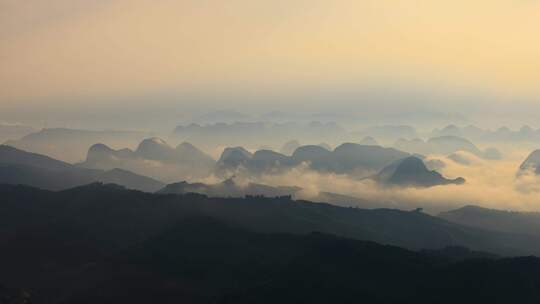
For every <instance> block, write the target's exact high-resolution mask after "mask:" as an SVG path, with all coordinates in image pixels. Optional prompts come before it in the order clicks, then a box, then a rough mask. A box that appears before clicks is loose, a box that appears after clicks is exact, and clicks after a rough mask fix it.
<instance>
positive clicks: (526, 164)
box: [518, 150, 540, 176]
mask: <svg viewBox="0 0 540 304" xmlns="http://www.w3.org/2000/svg"><path fill="white" fill-rule="evenodd" d="M527 172H533V173H534V174H536V175H540V150H534V151H533V152H531V154H529V156H527V158H526V159H525V160H524V161H523V163H521V165H520V166H519V170H518V176H519V175H522V174H525V173H527Z"/></svg>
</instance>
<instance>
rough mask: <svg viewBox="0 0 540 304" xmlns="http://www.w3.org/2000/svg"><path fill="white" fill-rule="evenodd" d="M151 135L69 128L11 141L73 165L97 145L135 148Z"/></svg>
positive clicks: (44, 131)
mask: <svg viewBox="0 0 540 304" xmlns="http://www.w3.org/2000/svg"><path fill="white" fill-rule="evenodd" d="M146 136H147V135H146V134H145V133H143V132H136V131H110V130H104V131H92V130H78V129H66V128H52V129H42V130H41V131H38V132H34V133H31V134H28V135H26V136H24V137H22V138H21V139H17V140H10V141H7V142H6V144H7V145H10V146H12V147H15V148H18V149H21V150H24V151H28V152H33V153H39V154H43V155H47V156H50V157H53V158H55V159H59V160H62V161H66V162H69V163H75V162H80V161H81V160H83V159H84V157H85V155H86V152H87V151H88V147H90V146H92V145H93V144H95V143H104V144H106V145H108V146H120V147H133V146H135V145H137V143H139V142H140V141H141V140H143V139H144V138H145V137H146Z"/></svg>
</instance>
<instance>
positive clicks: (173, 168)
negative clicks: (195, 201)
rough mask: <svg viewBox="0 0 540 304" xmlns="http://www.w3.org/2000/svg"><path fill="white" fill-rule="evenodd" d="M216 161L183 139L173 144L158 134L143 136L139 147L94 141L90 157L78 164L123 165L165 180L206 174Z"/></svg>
mask: <svg viewBox="0 0 540 304" xmlns="http://www.w3.org/2000/svg"><path fill="white" fill-rule="evenodd" d="M214 165H215V161H214V160H213V159H212V157H210V156H209V155H207V154H205V153H204V152H202V151H201V150H199V149H198V148H196V147H195V146H193V145H192V144H189V143H181V144H179V145H178V146H177V147H176V148H173V147H171V146H169V145H168V144H167V143H166V142H165V141H163V140H161V139H159V138H155V137H154V138H148V139H145V140H143V141H142V142H141V143H140V144H139V146H138V147H137V149H136V150H135V151H132V150H130V149H121V150H114V149H111V148H110V147H108V146H106V145H104V144H95V145H92V146H91V147H90V149H89V150H88V154H87V157H86V161H84V162H82V163H80V164H78V166H80V167H84V168H91V169H103V170H108V169H111V168H122V169H125V170H130V171H133V172H136V173H138V174H144V175H148V176H151V177H153V178H156V179H159V180H164V181H171V180H178V179H191V178H199V177H206V176H208V175H209V174H210V173H211V172H212V170H213V168H214Z"/></svg>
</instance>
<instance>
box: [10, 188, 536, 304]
mask: <svg viewBox="0 0 540 304" xmlns="http://www.w3.org/2000/svg"><path fill="white" fill-rule="evenodd" d="M0 197H2V200H1V201H0V222H1V223H2V231H1V234H0V236H1V238H0V269H2V271H0V282H6V283H2V284H0V286H2V285H3V284H8V283H9V286H10V288H3V287H0V296H2V297H9V298H10V299H25V300H26V301H31V302H32V303H38V304H39V303H62V302H63V303H113V302H116V303H118V302H119V303H149V302H156V301H158V302H160V303H178V302H182V303H184V302H188V303H216V302H217V303H254V302H257V303H260V302H262V303H299V302H304V301H309V302H310V303H330V302H335V303H354V302H356V301H357V300H358V299H362V300H365V301H368V302H370V303H396V302H397V303H410V302H414V303H434V302H435V303H456V302H459V301H460V300H463V298H466V299H467V301H468V300H471V301H473V302H475V303H483V302H486V301H489V300H490V299H493V297H496V298H497V301H494V302H495V303H497V302H498V301H499V302H500V303H505V302H512V301H518V302H519V303H535V302H537V301H538V300H539V298H538V292H537V291H538V287H537V286H539V284H540V281H539V277H538V272H540V260H538V259H537V258H533V257H529V258H499V257H497V256H496V255H494V254H491V253H485V252H486V251H487V252H494V253H496V254H500V255H516V254H519V255H523V254H527V255H528V254H538V253H540V245H539V244H540V242H539V241H540V237H538V236H531V235H527V234H518V233H504V232H493V231H489V230H484V229H478V228H473V227H468V226H463V225H459V224H454V223H450V222H447V221H445V220H443V219H440V218H437V217H432V216H429V215H427V214H423V213H421V212H415V211H398V210H390V209H379V210H363V209H355V208H341V207H335V206H332V205H328V204H323V203H310V202H305V201H293V200H291V199H289V198H288V197H281V198H263V197H247V198H229V199H224V198H209V197H207V196H205V195H200V194H185V195H175V194H150V193H143V192H139V191H131V190H126V189H124V188H121V187H118V186H115V185H103V184H91V185H86V186H82V187H77V188H74V189H69V190H64V191H60V192H51V191H46V190H39V189H35V188H31V187H26V186H13V185H0ZM372 241H376V242H378V243H380V244H377V243H374V242H372ZM383 244H386V245H383ZM388 244H390V245H399V246H402V247H406V248H409V250H406V249H402V248H398V247H394V246H389V245H388ZM448 246H450V247H448ZM463 246H465V247H471V248H473V250H468V249H465V248H463ZM411 249H414V250H421V251H419V252H414V251H411ZM501 274H504V275H501ZM502 286H504V288H502ZM26 288H30V290H31V292H26V291H25V289H26ZM389 290H391V291H392V292H388V291H389ZM449 290H451V291H452V292H448V291H449Z"/></svg>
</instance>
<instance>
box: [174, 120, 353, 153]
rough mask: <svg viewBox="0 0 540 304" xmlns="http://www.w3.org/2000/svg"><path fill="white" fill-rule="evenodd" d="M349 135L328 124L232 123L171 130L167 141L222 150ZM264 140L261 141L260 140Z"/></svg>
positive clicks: (331, 139)
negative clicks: (224, 147)
mask: <svg viewBox="0 0 540 304" xmlns="http://www.w3.org/2000/svg"><path fill="white" fill-rule="evenodd" d="M349 137H350V136H349V134H348V132H347V131H346V130H344V129H343V128H342V127H341V126H340V125H338V124H336V123H332V122H319V121H312V122H308V123H304V122H302V123H292V122H289V123H266V122H261V121H259V122H257V121H256V122H232V123H212V124H195V123H193V124H189V125H180V126H178V127H176V128H175V130H174V131H173V133H172V135H171V139H173V140H175V141H187V142H190V143H193V144H195V145H197V146H199V147H202V148H204V149H208V150H214V149H215V148H217V147H222V146H228V147H232V146H244V147H252V148H253V147H259V146H261V145H268V146H270V147H281V146H282V145H283V143H285V142H288V141H291V140H292V139H295V138H298V139H301V140H302V141H306V142H321V141H322V142H330V143H335V142H343V141H345V140H347V139H348V138H349ZM263 139H264V140H263Z"/></svg>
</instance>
